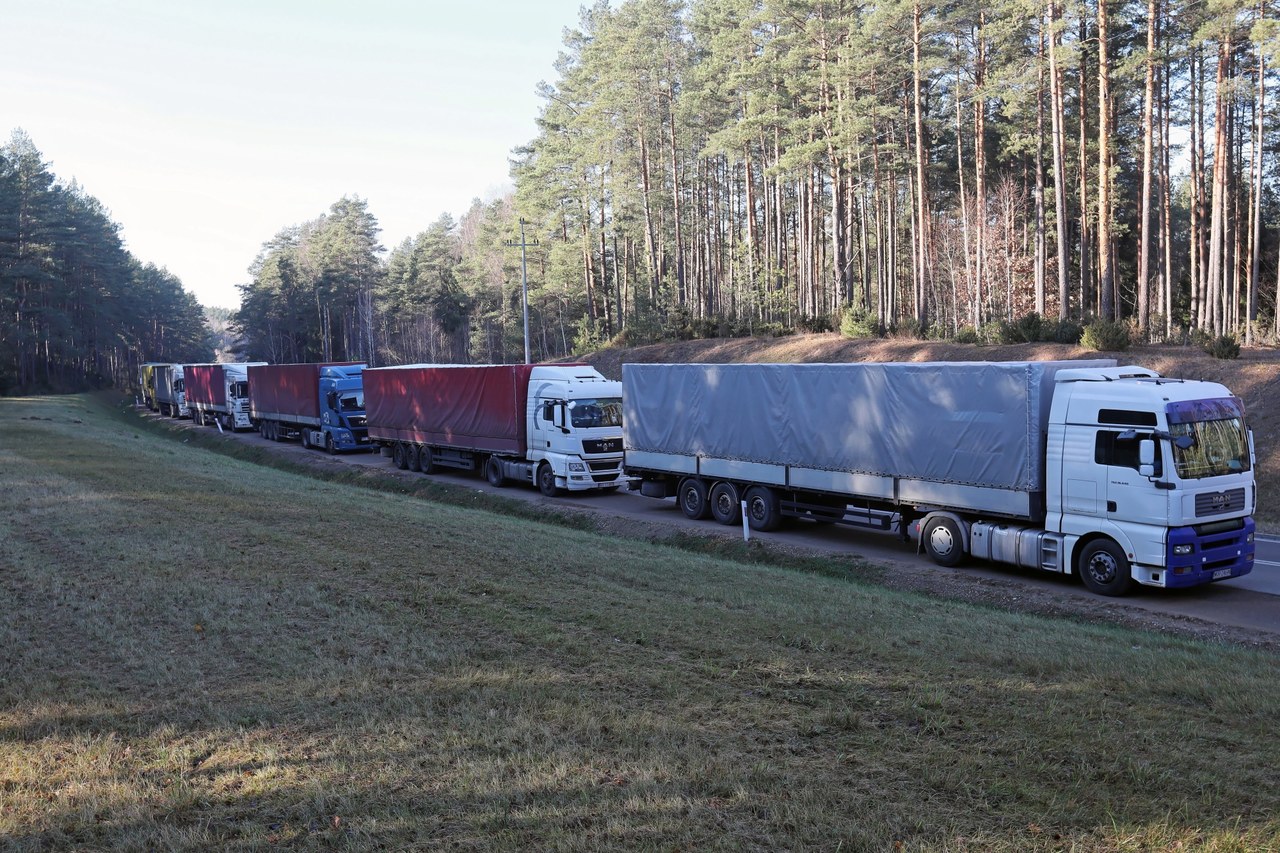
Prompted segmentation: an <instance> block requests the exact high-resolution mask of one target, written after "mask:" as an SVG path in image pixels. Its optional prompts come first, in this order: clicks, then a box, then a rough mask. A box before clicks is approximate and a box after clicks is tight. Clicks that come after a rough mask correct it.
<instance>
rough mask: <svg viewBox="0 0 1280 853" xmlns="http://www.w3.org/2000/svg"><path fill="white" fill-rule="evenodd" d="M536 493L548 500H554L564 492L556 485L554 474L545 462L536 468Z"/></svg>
mask: <svg viewBox="0 0 1280 853" xmlns="http://www.w3.org/2000/svg"><path fill="white" fill-rule="evenodd" d="M538 491H540V492H542V493H543V494H544V495H546V496H547V497H549V498H554V497H556V496H557V495H559V494H562V493H563V492H564V490H563V489H561V488H560V487H558V486H557V485H556V472H555V471H553V470H552V469H551V466H550V465H549V464H548V463H546V462H543V463H542V464H541V465H539V466H538Z"/></svg>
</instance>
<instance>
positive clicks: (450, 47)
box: [0, 0, 583, 308]
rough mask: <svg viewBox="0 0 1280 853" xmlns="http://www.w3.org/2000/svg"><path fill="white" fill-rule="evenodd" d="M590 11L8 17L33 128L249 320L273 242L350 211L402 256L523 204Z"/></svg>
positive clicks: (572, 7) (3, 96)
mask: <svg viewBox="0 0 1280 853" xmlns="http://www.w3.org/2000/svg"><path fill="white" fill-rule="evenodd" d="M582 5H583V0H532V1H531V2H519V0H495V1H494V2H487V3H476V2H467V1H466V0H453V2H438V0H422V1H421V2H412V0H361V2H334V0H309V1H308V2H297V0H215V1H214V2H205V3H198V4H197V3H192V2H184V0H111V2H102V0H33V2H23V1H22V0H0V14H2V16H3V21H4V28H5V30H6V38H5V48H4V50H3V51H0V135H2V137H0V138H2V139H3V141H4V142H7V141H8V139H9V136H10V133H11V132H12V131H13V129H14V128H19V127H20V128H22V129H23V130H25V131H26V132H27V133H28V134H29V135H30V136H31V139H32V141H33V142H34V143H35V145H36V147H37V148H38V149H39V150H40V152H41V153H42V154H43V155H44V158H45V160H46V161H48V162H49V163H50V168H51V170H52V172H53V173H54V174H55V175H57V177H58V178H59V179H60V180H62V181H64V182H69V181H70V180H71V179H73V178H74V179H75V180H77V181H79V182H80V184H81V185H82V186H83V187H84V189H85V191H86V192H88V193H89V194H90V195H92V196H94V197H95V198H97V199H98V200H99V201H100V202H102V204H103V205H105V206H106V207H107V209H108V210H109V211H110V212H111V216H112V218H113V219H114V220H115V221H116V222H117V223H119V224H120V225H121V227H122V236H123V237H124V240H125V244H126V246H127V248H128V249H129V251H130V252H132V253H133V254H134V256H135V257H137V258H138V259H139V260H141V261H143V262H144V263H148V262H149V263H153V264H155V265H156V266H160V267H166V268H168V270H169V271H170V272H171V273H174V274H175V275H177V276H178V277H179V278H181V279H182V282H183V284H184V285H185V287H186V288H187V290H189V291H191V292H193V293H194V294H195V295H196V298H197V299H199V301H200V302H201V304H204V305H213V306H221V307H229V308H234V307H237V306H238V304H239V294H238V292H237V291H236V288H235V285H237V284H241V283H244V282H247V281H248V280H249V275H248V272H247V269H248V267H249V265H250V263H252V261H253V259H254V258H255V257H256V256H257V254H258V251H259V250H260V249H261V247H262V244H263V243H264V242H266V241H267V240H269V239H271V238H272V237H273V236H274V235H275V234H276V233H277V232H279V231H280V230H281V229H283V228H285V227H287V226H289V225H295V224H298V223H301V222H304V221H306V220H309V219H315V218H316V217H318V216H320V215H321V214H322V213H324V212H326V211H327V210H328V208H329V206H330V205H331V204H332V203H333V202H335V201H337V200H338V199H339V198H341V197H342V196H344V195H354V196H359V197H361V198H364V199H366V200H367V201H368V203H369V210H370V212H371V213H373V215H374V216H376V217H377V218H378V222H379V223H380V224H381V226H382V234H381V242H382V244H383V245H384V246H386V247H387V248H388V249H391V248H392V247H394V246H396V245H397V244H399V243H400V242H401V241H402V240H403V239H404V238H406V237H412V236H413V235H415V234H417V233H418V232H419V231H422V230H424V229H426V227H427V226H428V225H430V224H431V223H432V222H434V221H435V220H436V219H437V218H438V217H439V216H440V214H442V213H449V214H451V215H453V216H454V217H455V218H456V217H458V216H460V215H461V214H462V213H463V212H465V210H466V209H467V208H468V207H469V206H470V204H471V200H472V199H473V198H477V197H478V198H481V199H484V200H489V199H492V198H494V197H496V196H498V195H499V194H501V193H502V192H503V191H504V190H505V189H508V188H509V186H510V178H509V174H508V171H509V162H508V161H509V158H510V156H511V150H512V149H513V148H515V147H516V146H518V145H522V144H524V143H525V142H528V141H529V140H530V139H532V138H533V136H534V134H535V132H536V128H535V125H534V120H535V118H536V116H537V112H538V107H539V104H540V100H539V99H538V97H537V96H536V95H535V94H534V89H535V87H536V85H537V83H538V81H540V80H546V81H548V82H555V80H556V73H555V69H554V67H553V63H554V62H555V59H556V56H557V54H558V53H559V51H560V49H561V46H562V45H561V37H562V32H563V30H564V28H565V27H576V26H577V24H578V21H579V9H580V7H581V6H582Z"/></svg>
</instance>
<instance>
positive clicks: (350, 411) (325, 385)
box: [303, 364, 370, 453]
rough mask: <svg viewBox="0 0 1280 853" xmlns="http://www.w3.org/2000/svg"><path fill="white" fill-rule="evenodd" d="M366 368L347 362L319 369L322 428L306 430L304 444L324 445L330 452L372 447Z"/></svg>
mask: <svg viewBox="0 0 1280 853" xmlns="http://www.w3.org/2000/svg"><path fill="white" fill-rule="evenodd" d="M364 367H365V366H364V365H363V364H348V365H342V366H331V367H325V368H323V369H322V370H321V371H320V428H319V429H318V430H314V431H311V434H310V435H307V431H306V430H304V431H303V443H304V444H312V445H316V446H319V447H323V448H324V449H325V450H327V451H329V452H330V453H336V452H338V451H347V450H368V449H369V447H370V445H369V427H368V418H367V417H366V415H365V407H364Z"/></svg>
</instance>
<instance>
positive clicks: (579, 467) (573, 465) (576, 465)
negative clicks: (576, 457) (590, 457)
mask: <svg viewBox="0 0 1280 853" xmlns="http://www.w3.org/2000/svg"><path fill="white" fill-rule="evenodd" d="M569 470H570V471H585V470H587V465H586V463H585V462H570V463H569Z"/></svg>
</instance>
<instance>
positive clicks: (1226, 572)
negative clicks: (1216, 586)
mask: <svg viewBox="0 0 1280 853" xmlns="http://www.w3.org/2000/svg"><path fill="white" fill-rule="evenodd" d="M1229 577H1231V570H1230V569H1217V570H1215V571H1214V573H1213V579H1214V580H1219V579H1221V578H1229Z"/></svg>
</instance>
